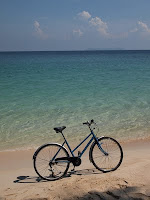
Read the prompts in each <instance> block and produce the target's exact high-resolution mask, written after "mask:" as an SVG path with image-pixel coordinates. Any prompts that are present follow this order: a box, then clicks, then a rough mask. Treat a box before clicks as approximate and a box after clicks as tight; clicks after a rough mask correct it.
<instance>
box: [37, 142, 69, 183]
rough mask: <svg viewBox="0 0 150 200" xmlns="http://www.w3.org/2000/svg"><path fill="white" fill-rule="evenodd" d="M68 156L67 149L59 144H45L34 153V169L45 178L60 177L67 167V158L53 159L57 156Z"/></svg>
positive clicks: (49, 179) (53, 178) (50, 179)
mask: <svg viewBox="0 0 150 200" xmlns="http://www.w3.org/2000/svg"><path fill="white" fill-rule="evenodd" d="M62 157H69V154H68V152H67V150H66V149H65V148H64V147H63V146H61V145H59V144H55V143H54V144H53V143H52V144H45V145H43V146H41V147H40V148H39V149H38V150H37V151H36V152H35V155H34V161H33V164H34V169H35V171H36V173H37V174H38V175H39V176H40V177H41V178H42V179H45V180H48V181H52V180H57V179H60V178H62V177H63V176H64V175H65V174H66V173H67V170H68V168H69V164H70V163H69V162H68V161H67V160H61V161H55V159H57V158H62Z"/></svg>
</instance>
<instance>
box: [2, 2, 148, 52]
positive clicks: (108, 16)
mask: <svg viewBox="0 0 150 200" xmlns="http://www.w3.org/2000/svg"><path fill="white" fill-rule="evenodd" d="M90 48H96V49H97V48H98V49H107V48H122V49H150V0H0V51H28V50H29V51H31V50H37V51H38V50H85V49H90Z"/></svg>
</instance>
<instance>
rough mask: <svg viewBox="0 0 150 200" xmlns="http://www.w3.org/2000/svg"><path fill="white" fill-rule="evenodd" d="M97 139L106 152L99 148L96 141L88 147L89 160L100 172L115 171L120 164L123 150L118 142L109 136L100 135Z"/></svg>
mask: <svg viewBox="0 0 150 200" xmlns="http://www.w3.org/2000/svg"><path fill="white" fill-rule="evenodd" d="M98 141H99V144H100V145H101V148H102V149H103V150H104V152H106V154H104V153H103V152H102V151H101V150H100V149H99V147H98V145H97V143H96V142H95V143H93V144H92V146H91V149H90V160H91V162H92V163H93V165H94V166H95V167H96V168H97V169H98V170H100V171H102V172H111V171H115V170H116V169H117V168H118V167H119V166H120V165H121V162H122V159H123V151H122V148H121V146H120V144H119V143H118V142H117V141H116V140H115V139H113V138H110V137H102V138H99V139H98Z"/></svg>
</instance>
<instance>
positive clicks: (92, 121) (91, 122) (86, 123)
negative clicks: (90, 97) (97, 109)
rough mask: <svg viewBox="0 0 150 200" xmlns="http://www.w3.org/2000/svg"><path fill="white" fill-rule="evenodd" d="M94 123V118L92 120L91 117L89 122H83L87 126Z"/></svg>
mask: <svg viewBox="0 0 150 200" xmlns="http://www.w3.org/2000/svg"><path fill="white" fill-rule="evenodd" d="M94 123H95V122H94V120H93V119H91V121H90V122H88V121H87V122H84V123H83V125H87V126H89V127H90V126H91V125H92V124H94Z"/></svg>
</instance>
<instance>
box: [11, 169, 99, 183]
mask: <svg viewBox="0 0 150 200" xmlns="http://www.w3.org/2000/svg"><path fill="white" fill-rule="evenodd" d="M101 173H102V172H100V171H98V170H96V169H94V168H93V169H83V170H74V171H69V172H68V173H67V174H66V175H65V176H64V177H63V178H68V177H71V176H72V175H79V176H81V175H92V174H101ZM13 182H14V183H39V182H47V181H46V180H43V179H41V178H40V177H38V176H18V177H17V179H16V180H14V181H13Z"/></svg>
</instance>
